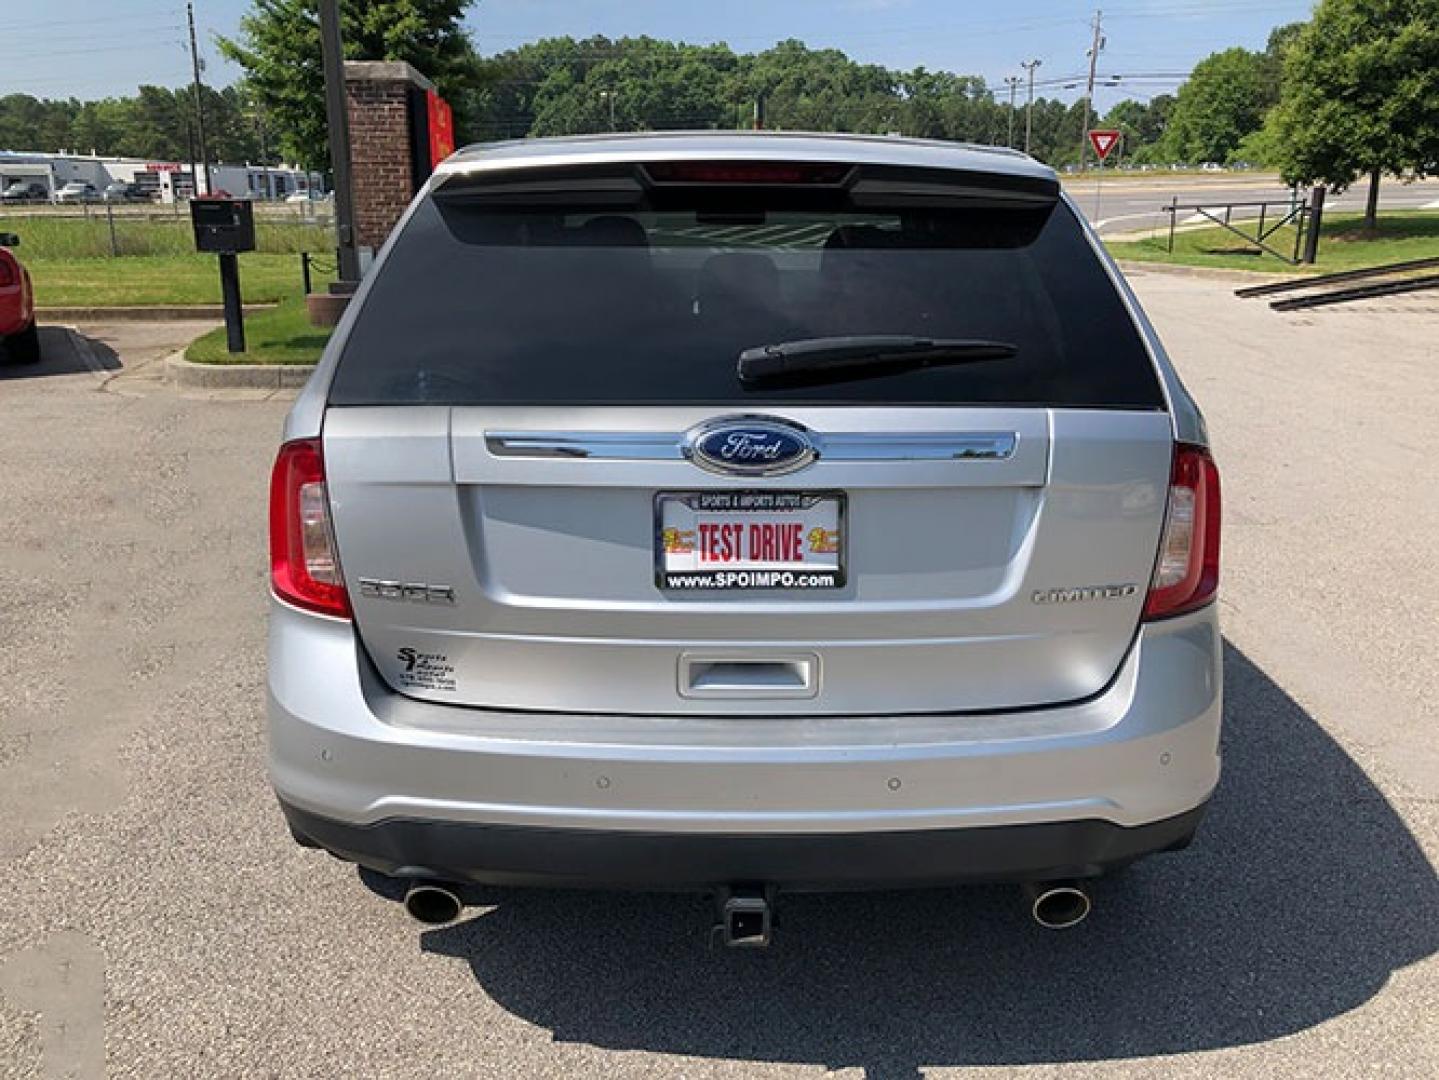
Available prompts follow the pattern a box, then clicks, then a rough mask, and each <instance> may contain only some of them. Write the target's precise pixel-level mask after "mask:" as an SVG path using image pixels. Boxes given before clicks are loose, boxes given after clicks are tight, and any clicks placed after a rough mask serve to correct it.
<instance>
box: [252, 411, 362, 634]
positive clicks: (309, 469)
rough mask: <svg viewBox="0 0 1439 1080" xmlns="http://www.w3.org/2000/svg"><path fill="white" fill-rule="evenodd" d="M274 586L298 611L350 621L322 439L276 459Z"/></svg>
mask: <svg viewBox="0 0 1439 1080" xmlns="http://www.w3.org/2000/svg"><path fill="white" fill-rule="evenodd" d="M270 584H271V585H272V586H273V587H274V590H275V594H276V595H277V596H279V597H280V599H281V600H284V601H286V602H287V603H291V604H294V605H295V606H296V607H302V608H305V609H306V610H308V611H318V612H320V613H321V614H322V615H334V616H336V617H338V618H341V619H348V618H349V617H350V597H349V595H348V594H347V593H346V592H345V583H344V579H343V578H342V577H341V576H340V560H339V556H338V555H337V553H336V551H335V532H334V529H333V528H332V527H331V525H330V499H329V495H328V493H327V492H326V490H325V459H324V456H323V455H322V454H321V452H320V441H319V440H318V439H299V440H296V441H295V442H289V443H286V444H285V445H284V446H282V447H280V456H279V457H277V458H276V459H275V470H274V472H273V473H271V475H270Z"/></svg>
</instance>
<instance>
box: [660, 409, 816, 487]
mask: <svg viewBox="0 0 1439 1080" xmlns="http://www.w3.org/2000/svg"><path fill="white" fill-rule="evenodd" d="M684 449H685V456H686V457H687V458H689V459H690V460H691V461H693V462H694V463H695V464H696V465H698V466H699V467H700V468H702V469H708V470H709V471H710V472H713V473H721V474H724V475H729V476H781V475H783V474H784V473H791V472H794V471H795V470H796V469H803V468H804V467H805V466H806V465H808V464H809V463H810V462H812V461H814V459H815V458H817V457H818V456H819V450H818V448H817V447H816V446H815V443H814V439H813V438H812V437H811V435H810V433H809V432H808V431H806V430H805V429H804V428H802V427H800V426H799V425H798V424H792V423H790V422H789V421H787V420H771V419H768V418H766V417H762V416H731V417H726V418H723V419H720V420H711V421H710V422H709V423H706V424H701V425H700V426H699V427H697V428H695V429H694V430H693V431H691V432H690V433H689V435H688V436H686V438H685V447H684Z"/></svg>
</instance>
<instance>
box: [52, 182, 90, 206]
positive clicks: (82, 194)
mask: <svg viewBox="0 0 1439 1080" xmlns="http://www.w3.org/2000/svg"><path fill="white" fill-rule="evenodd" d="M99 198H100V192H99V191H98V190H96V188H95V185H94V184H92V183H90V182H89V181H86V180H71V181H70V182H69V183H68V184H66V185H65V186H64V187H62V188H61V189H60V190H59V191H57V192H56V193H55V201H56V202H57V203H86V202H95V201H96V200H98V199H99Z"/></svg>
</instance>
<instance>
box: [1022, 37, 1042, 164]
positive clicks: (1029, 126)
mask: <svg viewBox="0 0 1439 1080" xmlns="http://www.w3.org/2000/svg"><path fill="white" fill-rule="evenodd" d="M1043 62H1044V61H1042V60H1030V61H1028V62H1027V63H1023V64H1020V65H1019V66H1020V67H1022V68H1024V70H1025V71H1027V72H1029V104H1028V105H1026V106H1025V107H1024V152H1025V153H1026V154H1027V153H1029V143H1030V140H1031V139H1032V138H1033V137H1034V69H1035V68H1037V67H1039V65H1040V64H1042V63H1043Z"/></svg>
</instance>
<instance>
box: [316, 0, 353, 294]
mask: <svg viewBox="0 0 1439 1080" xmlns="http://www.w3.org/2000/svg"><path fill="white" fill-rule="evenodd" d="M320 49H321V53H322V55H323V57H324V61H325V120H326V123H327V125H328V127H329V129H330V140H329V141H330V169H331V171H332V172H333V173H334V175H335V232H336V239H337V241H338V243H339V249H338V251H337V252H336V263H337V264H338V267H337V268H338V271H339V276H340V280H339V281H338V282H336V285H337V286H339V287H340V288H341V289H342V290H343V289H344V288H345V286H348V287H349V289H350V290H353V289H354V287H355V283H356V282H358V281H359V280H360V252H359V249H358V248H356V247H355V195H354V190H353V188H352V187H351V185H350V118H349V115H348V113H347V111H346V109H345V54H344V52H343V51H342V49H343V46H342V44H341V42H340V2H339V0H320Z"/></svg>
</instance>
